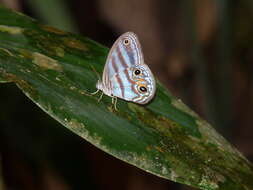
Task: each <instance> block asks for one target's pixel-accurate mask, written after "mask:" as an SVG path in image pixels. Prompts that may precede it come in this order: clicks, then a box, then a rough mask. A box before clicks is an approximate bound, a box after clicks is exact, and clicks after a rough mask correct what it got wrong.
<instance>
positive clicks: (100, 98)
mask: <svg viewBox="0 0 253 190" xmlns="http://www.w3.org/2000/svg"><path fill="white" fill-rule="evenodd" d="M103 95H104V93H103V92H102V93H101V95H100V97H99V99H98V102H100V101H101V100H102V98H103Z"/></svg>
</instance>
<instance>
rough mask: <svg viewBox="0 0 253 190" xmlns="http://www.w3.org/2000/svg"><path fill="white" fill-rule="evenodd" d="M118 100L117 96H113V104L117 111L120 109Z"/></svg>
mask: <svg viewBox="0 0 253 190" xmlns="http://www.w3.org/2000/svg"><path fill="white" fill-rule="evenodd" d="M117 100H118V99H117V97H115V96H113V97H112V104H113V106H114V109H115V110H116V111H118V109H117Z"/></svg>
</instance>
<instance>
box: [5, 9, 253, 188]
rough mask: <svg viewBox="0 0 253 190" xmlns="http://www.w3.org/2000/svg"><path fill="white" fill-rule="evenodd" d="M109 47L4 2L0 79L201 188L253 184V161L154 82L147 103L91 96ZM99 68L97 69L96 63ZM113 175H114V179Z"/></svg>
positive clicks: (121, 153)
mask: <svg viewBox="0 0 253 190" xmlns="http://www.w3.org/2000/svg"><path fill="white" fill-rule="evenodd" d="M107 53H108V48H105V47H103V46H101V45H99V44H98V43H95V42H94V41H91V40H89V39H87V38H84V37H82V36H78V35H74V34H71V33H66V32H63V31H60V30H58V29H55V28H52V27H49V26H44V25H41V24H39V23H37V22H36V21H35V20H33V19H31V18H29V17H27V16H25V15H22V14H20V13H16V12H13V11H10V10H7V9H5V8H0V81H1V82H15V83H16V84H17V85H18V87H19V88H20V89H21V90H22V91H23V92H24V93H25V94H26V95H27V96H28V97H29V98H30V99H31V100H32V101H33V102H34V103H36V104H37V105H38V106H39V107H41V108H42V109H43V110H44V111H45V112H46V113H48V114H49V115H51V116H52V117H53V118H55V119H56V120H58V121H59V122H60V123H62V125H64V126H65V127H67V128H68V129H70V130H71V131H73V132H74V133H76V134H77V135H79V136H81V137H82V138H84V139H86V140H87V141H89V142H90V143H92V144H93V145H95V146H96V147H98V148H100V149H102V150H103V151H105V152H107V153H109V154H111V155H113V156H115V157H117V158H119V159H121V160H124V161H126V162H128V163H129V164H132V165H135V166H137V167H139V168H141V169H143V170H145V171H147V172H150V173H153V174H155V175H157V176H161V177H163V178H167V179H170V180H173V181H176V182H180V183H184V184H188V185H191V186H194V187H198V188H200V189H206V190H214V189H228V190H233V189H236V190H246V189H253V180H252V179H253V172H252V165H251V164H250V163H249V162H248V161H247V160H246V159H245V158H244V157H243V156H242V155H241V154H240V153H239V152H238V151H237V150H236V149H234V148H233V147H231V145H230V144H229V143H228V142H227V141H226V140H224V138H223V137H221V136H220V135H219V134H218V133H217V132H215V130H214V129H213V128H212V127H211V126H210V125H209V124H208V123H207V122H205V121H204V120H202V119H201V118H199V116H198V115H197V114H195V113H194V112H193V111H191V110H190V109H189V108H188V107H187V106H185V105H184V104H183V103H182V102H181V101H180V100H178V99H176V98H174V97H173V96H171V95H170V94H169V92H168V91H167V90H166V89H165V88H164V86H163V85H161V84H159V83H158V84H157V86H158V88H157V93H156V97H155V99H154V100H153V101H152V102H151V103H150V104H149V105H145V106H141V105H137V104H134V103H129V102H126V101H124V100H118V104H117V107H118V109H119V111H115V110H114V109H113V106H112V104H111V98H110V97H107V96H104V97H103V99H102V101H100V102H98V101H97V100H98V97H99V95H96V96H90V92H94V91H95V90H96V88H95V84H96V81H97V79H98V78H97V75H96V73H95V72H94V69H95V70H96V71H97V72H98V73H99V74H100V75H102V70H103V67H104V64H105V60H106V56H107ZM92 68H94V69H92ZM112 183H113V182H112Z"/></svg>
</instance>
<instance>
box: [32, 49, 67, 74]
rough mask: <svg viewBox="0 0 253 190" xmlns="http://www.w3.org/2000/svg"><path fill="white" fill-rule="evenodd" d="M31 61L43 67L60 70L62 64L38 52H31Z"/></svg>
mask: <svg viewBox="0 0 253 190" xmlns="http://www.w3.org/2000/svg"><path fill="white" fill-rule="evenodd" d="M33 63H35V64H36V65H38V66H40V67H41V68H43V69H50V70H56V71H62V66H61V65H60V64H59V62H58V61H56V60H54V59H52V58H50V57H48V56H46V55H43V54H41V53H38V52H35V53H33Z"/></svg>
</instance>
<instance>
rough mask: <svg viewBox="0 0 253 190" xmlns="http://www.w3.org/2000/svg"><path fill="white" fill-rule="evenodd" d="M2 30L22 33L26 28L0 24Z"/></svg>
mask: <svg viewBox="0 0 253 190" xmlns="http://www.w3.org/2000/svg"><path fill="white" fill-rule="evenodd" d="M0 31H1V32H8V33H10V34H22V32H23V31H24V29H23V28H20V27H16V26H6V25H0Z"/></svg>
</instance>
